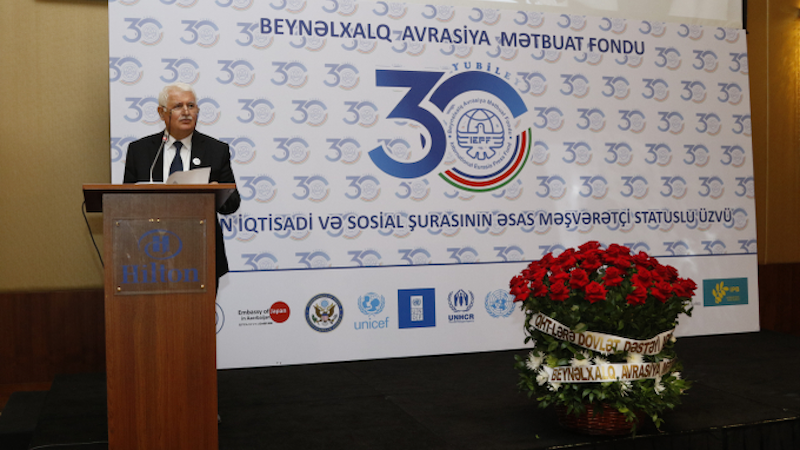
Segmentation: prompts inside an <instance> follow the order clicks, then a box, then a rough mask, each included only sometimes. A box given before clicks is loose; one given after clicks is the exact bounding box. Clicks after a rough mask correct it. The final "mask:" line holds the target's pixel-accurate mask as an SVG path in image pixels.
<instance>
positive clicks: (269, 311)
mask: <svg viewBox="0 0 800 450" xmlns="http://www.w3.org/2000/svg"><path fill="white" fill-rule="evenodd" d="M109 34H110V38H109V42H110V50H109V51H110V55H111V56H110V58H109V75H110V79H109V80H110V93H111V107H110V109H111V136H112V138H111V157H112V167H111V170H112V180H113V182H115V183H119V182H121V181H122V172H123V168H124V162H125V153H126V150H127V145H128V143H129V142H131V141H133V140H135V139H138V138H140V137H142V136H145V135H149V134H153V133H157V132H160V131H161V130H162V129H163V124H162V123H161V122H160V120H159V117H158V113H157V110H156V108H157V105H158V102H157V99H156V97H157V94H158V92H159V91H160V90H161V88H162V87H163V86H164V85H165V84H168V83H172V82H177V81H181V82H185V83H189V84H192V85H193V86H194V88H195V90H196V91H197V98H198V105H199V106H200V116H199V120H198V122H199V124H198V131H201V132H203V133H205V134H208V135H211V136H214V137H216V138H218V139H220V140H222V141H225V142H227V143H229V144H230V146H231V160H232V165H233V170H234V173H235V175H236V179H237V185H238V187H239V191H240V193H241V195H242V199H243V202H242V207H241V208H240V210H239V211H238V212H237V213H236V214H233V215H230V216H220V218H219V219H220V224H221V226H222V229H223V232H224V234H225V238H226V247H227V255H228V260H229V262H230V265H231V270H232V272H231V273H230V274H228V275H226V276H225V277H223V278H222V279H221V281H220V291H219V296H218V298H217V333H218V334H217V343H218V344H217V345H218V364H219V367H220V368H234V367H253V366H268V365H278V364H301V363H312V362H324V361H341V360H353V359H367V358H385V357H399V356H414V355H430V354H444V353H457V352H473V351H490V350H502V349H511V348H519V347H521V346H522V345H523V338H524V334H523V325H522V322H523V320H524V314H523V313H522V312H521V311H520V310H519V308H516V309H515V308H514V306H515V305H514V304H513V303H512V297H511V296H510V295H509V294H508V281H509V280H510V279H511V277H512V276H514V275H515V274H517V273H519V271H520V270H521V269H522V268H524V267H525V265H526V261H531V260H535V259H538V258H540V257H541V256H542V255H544V254H546V253H548V252H553V253H555V254H558V253H559V252H560V251H563V250H564V249H566V248H569V247H576V246H578V245H580V244H582V243H584V242H586V241H588V240H597V241H600V242H601V244H602V245H604V246H606V245H609V244H611V243H619V244H624V245H626V246H628V247H630V248H631V249H632V250H634V251H635V252H638V251H646V252H647V253H649V254H650V255H652V256H656V257H658V258H659V259H660V260H662V263H664V264H670V265H672V266H674V267H676V268H677V269H678V270H679V271H680V273H681V276H683V277H689V278H692V279H693V280H695V281H696V282H697V284H698V286H699V289H698V291H697V296H696V298H695V300H694V304H695V309H694V313H693V316H692V317H691V318H682V319H681V323H680V325H679V327H678V329H677V331H676V335H677V336H688V335H699V334H716V333H732V332H746V331H756V330H758V293H757V291H758V285H757V260H756V230H755V204H754V201H753V197H754V192H753V189H754V187H753V168H752V148H751V147H752V145H751V139H750V136H751V125H750V110H749V101H750V97H749V90H748V76H747V73H748V68H747V50H746V42H745V33H744V31H741V30H735V29H724V28H715V29H714V28H703V27H701V26H698V25H691V26H690V25H679V24H673V23H664V22H648V21H636V20H630V19H619V18H604V17H589V16H576V15H567V14H561V15H558V14H550V13H540V12H535V11H517V10H505V9H481V8H467V7H457V6H430V5H428V6H424V5H414V4H402V3H387V2H365V1H358V2H356V1H338V2H336V1H324V2H310V1H309V2H307V1H298V0H283V1H279V0H275V1H271V2H256V1H254V0H227V1H224V0H217V1H210V0H209V1H204V0H199V1H198V0H172V1H168V0H162V1H161V2H158V3H157V2H140V1H138V0H127V1H123V0H116V1H111V2H110V3H109Z"/></svg>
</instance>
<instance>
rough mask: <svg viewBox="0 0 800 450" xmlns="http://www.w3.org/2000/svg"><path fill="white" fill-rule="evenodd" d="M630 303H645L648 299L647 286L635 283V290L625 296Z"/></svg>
mask: <svg viewBox="0 0 800 450" xmlns="http://www.w3.org/2000/svg"><path fill="white" fill-rule="evenodd" d="M625 301H627V302H628V304H629V305H644V304H645V302H646V301H647V288H646V287H645V286H641V285H634V288H633V292H631V293H630V294H628V296H627V297H625Z"/></svg>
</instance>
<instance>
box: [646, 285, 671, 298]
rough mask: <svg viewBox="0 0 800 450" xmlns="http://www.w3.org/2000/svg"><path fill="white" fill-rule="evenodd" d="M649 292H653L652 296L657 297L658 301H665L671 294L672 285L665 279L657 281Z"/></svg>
mask: <svg viewBox="0 0 800 450" xmlns="http://www.w3.org/2000/svg"><path fill="white" fill-rule="evenodd" d="M650 293H651V294H653V297H655V298H656V299H658V301H660V302H661V303H666V302H667V299H668V298H669V297H670V295H671V294H672V286H671V285H670V284H669V283H667V282H666V281H659V282H658V283H656V285H655V286H653V289H652V291H651V292H650Z"/></svg>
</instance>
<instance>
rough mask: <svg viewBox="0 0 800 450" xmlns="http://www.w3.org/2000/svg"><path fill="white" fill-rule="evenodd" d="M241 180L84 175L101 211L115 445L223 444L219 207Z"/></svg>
mask: <svg viewBox="0 0 800 450" xmlns="http://www.w3.org/2000/svg"><path fill="white" fill-rule="evenodd" d="M234 189H235V185H233V184H213V185H164V184H158V185H133V184H123V185H119V184H116V185H115V184H86V185H84V186H83V191H84V198H85V199H86V209H87V211H89V212H103V234H104V239H103V242H104V256H103V259H104V262H105V328H106V370H107V391H108V439H109V448H110V449H112V450H120V449H141V450H153V449H170V450H177V449H186V450H199V449H217V448H218V435H217V369H216V332H215V305H214V302H215V297H216V277H215V264H214V261H215V259H214V257H215V253H214V252H215V248H214V242H215V235H214V233H215V221H216V207H217V206H218V205H221V204H222V203H223V202H224V201H225V200H226V199H227V198H228V196H229V195H230V194H231V192H233V190H234Z"/></svg>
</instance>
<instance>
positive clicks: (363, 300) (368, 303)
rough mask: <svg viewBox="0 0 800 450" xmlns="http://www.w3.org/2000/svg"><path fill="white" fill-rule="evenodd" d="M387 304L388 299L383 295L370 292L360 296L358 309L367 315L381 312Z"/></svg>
mask: <svg viewBox="0 0 800 450" xmlns="http://www.w3.org/2000/svg"><path fill="white" fill-rule="evenodd" d="M385 306H386V299H385V298H383V296H382V295H379V294H376V293H374V292H370V293H367V294H364V295H362V296H361V297H359V298H358V309H360V310H361V313H362V314H364V315H365V316H374V315H377V314H380V313H381V312H382V311H383V308H384V307H385Z"/></svg>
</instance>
